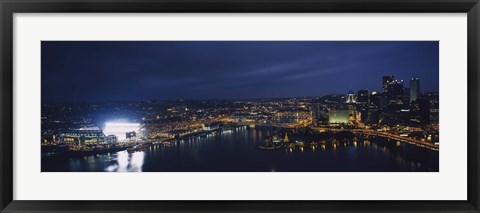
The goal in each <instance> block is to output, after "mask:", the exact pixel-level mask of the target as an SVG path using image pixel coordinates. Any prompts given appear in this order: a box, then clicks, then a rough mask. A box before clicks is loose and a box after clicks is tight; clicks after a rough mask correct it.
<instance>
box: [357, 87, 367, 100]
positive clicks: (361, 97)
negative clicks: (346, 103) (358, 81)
mask: <svg viewBox="0 0 480 213" xmlns="http://www.w3.org/2000/svg"><path fill="white" fill-rule="evenodd" d="M357 103H361V104H370V92H369V91H368V90H366V89H361V90H358V92H357Z"/></svg>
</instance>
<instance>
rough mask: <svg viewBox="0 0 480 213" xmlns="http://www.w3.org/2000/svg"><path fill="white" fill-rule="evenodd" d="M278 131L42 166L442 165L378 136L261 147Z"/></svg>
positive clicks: (334, 168)
mask: <svg viewBox="0 0 480 213" xmlns="http://www.w3.org/2000/svg"><path fill="white" fill-rule="evenodd" d="M274 132H275V131H273V130H271V129H262V128H251V129H241V130H238V131H232V132H225V133H223V134H222V133H220V134H216V135H210V136H207V137H198V138H197V137H195V138H191V139H185V141H183V142H182V141H180V142H172V143H171V144H169V145H163V144H156V145H154V146H152V147H150V148H149V149H147V150H146V151H145V152H134V153H128V152H127V151H121V152H117V153H111V154H110V155H109V154H104V155H99V156H89V157H68V156H65V157H57V158H55V157H52V158H42V171H73V172H79V171H96V172H98V171H107V172H268V171H277V172H355V171H362V172H369V171H377V172H388V171H400V172H405V171H438V152H434V151H430V150H426V149H421V148H418V147H415V146H411V145H408V144H404V143H401V144H400V145H399V144H397V143H396V142H395V141H391V142H388V141H383V140H381V139H375V138H370V139H367V138H354V139H351V140H341V141H335V142H333V141H331V139H322V140H320V141H317V142H315V141H312V142H313V143H312V142H310V143H304V144H303V145H299V144H297V145H292V146H288V147H286V148H285V149H281V150H269V151H265V150H259V149H258V148H257V146H258V145H260V144H261V143H264V140H265V137H267V136H268V135H270V134H273V133H274ZM292 137H293V136H292ZM329 140H330V141H329Z"/></svg>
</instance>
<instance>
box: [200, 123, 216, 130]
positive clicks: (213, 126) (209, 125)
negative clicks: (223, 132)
mask: <svg viewBox="0 0 480 213" xmlns="http://www.w3.org/2000/svg"><path fill="white" fill-rule="evenodd" d="M219 128H220V122H212V123H206V124H203V128H202V129H203V130H204V131H210V130H216V129H219Z"/></svg>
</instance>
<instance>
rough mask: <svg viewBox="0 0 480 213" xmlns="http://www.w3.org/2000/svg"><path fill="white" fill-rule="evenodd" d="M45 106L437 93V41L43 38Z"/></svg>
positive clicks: (43, 90)
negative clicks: (397, 88) (398, 84)
mask: <svg viewBox="0 0 480 213" xmlns="http://www.w3.org/2000/svg"><path fill="white" fill-rule="evenodd" d="M41 46H42V48H41V51H42V54H41V69H42V70H41V94H42V96H41V98H42V102H44V103H95V102H102V101H105V100H111V101H120V100H132V101H140V100H180V99H185V100H187V99H189V100H242V99H267V98H288V97H321V96H325V95H330V94H343V93H346V92H348V89H349V87H350V85H351V87H352V88H353V90H355V92H356V91H358V90H360V89H368V90H370V91H377V92H381V85H382V76H386V75H393V76H395V78H396V79H399V80H404V87H409V80H410V78H413V77H418V78H420V91H439V43H438V41H42V43H41Z"/></svg>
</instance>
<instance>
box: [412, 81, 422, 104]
mask: <svg viewBox="0 0 480 213" xmlns="http://www.w3.org/2000/svg"><path fill="white" fill-rule="evenodd" d="M419 98H420V79H419V78H412V79H410V103H411V102H412V101H416V100H417V99H419Z"/></svg>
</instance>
